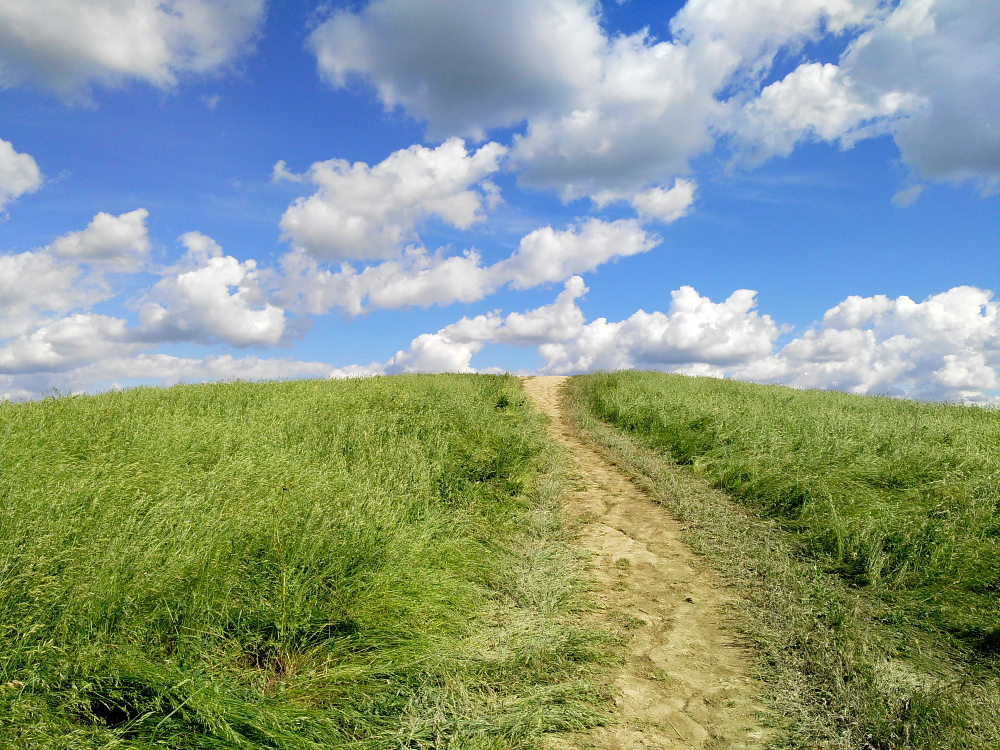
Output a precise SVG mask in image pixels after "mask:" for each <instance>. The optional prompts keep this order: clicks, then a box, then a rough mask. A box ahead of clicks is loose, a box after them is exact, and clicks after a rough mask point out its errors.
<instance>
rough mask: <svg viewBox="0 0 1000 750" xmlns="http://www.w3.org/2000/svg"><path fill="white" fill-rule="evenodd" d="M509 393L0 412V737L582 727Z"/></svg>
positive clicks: (275, 743)
mask: <svg viewBox="0 0 1000 750" xmlns="http://www.w3.org/2000/svg"><path fill="white" fill-rule="evenodd" d="M560 460H561V459H560V454H558V452H553V450H552V448H551V444H550V443H549V442H548V441H547V438H546V437H545V432H544V424H543V422H542V420H541V418H540V417H539V416H538V415H537V414H535V413H534V412H533V411H532V410H531V409H530V408H529V406H528V405H527V404H526V402H525V397H524V394H523V392H522V391H521V389H520V385H519V383H518V381H517V380H516V379H515V378H510V377H503V376H447V375H445V376H401V377H392V378H372V379H366V380H351V381H340V382H336V381H298V382H285V383H260V384H254V383H240V382H237V383H226V384H217V385H189V386H179V387H174V388H170V389H154V388H140V389H135V390H129V391H124V392H112V393H106V394H103V395H99V396H83V397H62V398H53V399H48V400H45V401H41V402H36V403H24V404H3V405H0V744H2V746H4V747H11V748H19V750H29V749H35V748H38V749H39V750H42V749H49V748H65V749H67V750H68V749H70V748H81V749H82V748H152V747H167V748H192V749H193V748H198V749H199V750H201V749H204V748H247V749H253V750H256V749H258V748H261V749H262V748H269V749H282V750H285V749H289V750H291V749H293V748H294V749H299V748H302V749H306V748H310V749H312V748H332V747H344V748H398V747H407V748H425V747H427V748H429V747H442V746H448V747H454V748H519V747H530V746H535V745H536V743H537V740H538V738H539V737H540V736H541V735H542V734H543V733H544V732H549V731H556V730H568V729H578V728H581V727H585V726H589V725H591V724H593V723H594V722H595V721H598V720H599V719H600V717H601V716H602V711H603V701H604V700H605V696H604V695H603V694H602V693H601V691H600V689H599V688H597V687H595V681H594V680H593V679H592V675H593V673H594V671H595V670H596V669H598V667H599V665H600V664H601V663H603V662H604V661H606V659H607V654H608V642H607V638H606V637H605V636H603V635H601V634H600V633H596V632H593V631H591V630H588V629H586V628H584V627H583V626H581V625H580V624H578V621H579V619H580V618H579V615H578V609H579V608H580V607H581V606H582V604H581V601H582V600H581V590H582V585H583V584H582V581H583V577H584V576H583V574H582V573H581V571H582V570H583V565H584V562H583V561H582V560H581V559H579V557H578V553H574V552H573V551H572V550H571V548H570V547H569V546H568V544H567V543H566V532H565V530H564V528H563V525H562V521H561V518H560V513H559V505H560V496H561V491H562V488H563V482H564V473H563V469H562V468H561V464H560Z"/></svg>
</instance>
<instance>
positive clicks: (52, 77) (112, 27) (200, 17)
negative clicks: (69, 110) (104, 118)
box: [0, 0, 265, 95]
mask: <svg viewBox="0 0 1000 750" xmlns="http://www.w3.org/2000/svg"><path fill="white" fill-rule="evenodd" d="M264 9H265V2H264V0H224V1H223V2H215V1H212V0H166V1H165V2H164V1H161V0H2V1H0V84H2V85H6V86H12V85H16V84H18V83H21V82H24V81H31V82H34V83H38V84H41V85H43V86H47V87H49V88H51V89H54V90H55V91H57V92H59V93H61V94H64V95H70V94H73V93H74V92H76V93H78V92H79V91H80V90H81V89H82V88H84V87H85V86H86V85H87V84H88V83H90V82H92V81H94V82H99V83H102V84H105V85H120V84H121V83H123V82H124V81H126V80H128V79H138V80H143V81H147V82H149V83H151V84H153V85H155V86H161V87H164V86H171V85H173V84H174V83H175V82H176V80H177V76H178V75H179V74H183V73H204V72H207V71H211V70H214V69H218V68H220V67H222V66H225V65H227V64H229V63H231V62H232V61H233V60H234V59H235V57H236V56H238V55H239V54H241V53H242V52H244V51H246V50H247V49H248V48H249V47H250V45H251V44H252V42H253V40H254V38H255V37H256V34H257V32H258V29H259V28H260V25H261V23H262V21H263V18H264Z"/></svg>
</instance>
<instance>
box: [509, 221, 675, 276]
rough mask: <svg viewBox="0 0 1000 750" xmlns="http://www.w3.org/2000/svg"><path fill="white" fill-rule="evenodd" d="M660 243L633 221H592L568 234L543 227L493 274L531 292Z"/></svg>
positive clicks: (523, 241)
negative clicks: (539, 286)
mask: <svg viewBox="0 0 1000 750" xmlns="http://www.w3.org/2000/svg"><path fill="white" fill-rule="evenodd" d="M659 241H660V240H659V238H658V237H656V236H655V235H650V234H647V233H646V232H645V231H643V229H642V228H641V227H640V226H639V225H638V223H637V222H636V221H633V220H630V219H619V220H618V221H613V222H606V221H601V220H599V219H588V220H586V221H584V222H582V223H581V224H580V225H579V226H574V227H570V228H569V229H567V230H564V231H557V230H555V229H553V228H552V227H543V228H541V229H536V230H535V231H533V232H531V233H530V234H528V235H527V236H526V237H524V238H523V239H522V240H521V242H520V244H519V245H518V248H517V250H516V251H515V252H514V253H513V255H511V256H510V258H508V259H506V260H503V261H500V262H499V263H497V264H496V265H495V266H493V267H492V269H491V271H492V275H493V277H494V279H496V280H497V281H499V282H500V283H509V284H510V286H511V287H512V288H514V289H529V288H531V287H533V286H538V285H539V284H544V283H546V282H554V281H562V280H563V279H565V278H566V277H568V276H570V275H572V274H577V273H584V272H586V271H590V270H593V269H595V268H597V267H598V266H600V265H603V264H604V263H607V262H608V261H610V260H612V259H616V258H625V257H628V256H631V255H637V254H639V253H644V252H647V251H648V250H650V249H652V248H653V247H655V246H656V245H657V244H659Z"/></svg>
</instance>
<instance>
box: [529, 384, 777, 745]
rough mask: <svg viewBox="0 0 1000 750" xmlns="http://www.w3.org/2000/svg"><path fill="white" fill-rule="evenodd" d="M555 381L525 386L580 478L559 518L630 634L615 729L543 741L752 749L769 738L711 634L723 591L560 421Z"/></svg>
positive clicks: (735, 661)
mask: <svg viewBox="0 0 1000 750" xmlns="http://www.w3.org/2000/svg"><path fill="white" fill-rule="evenodd" d="M564 380H566V378H564V377H535V378H529V379H526V380H525V382H524V388H525V391H526V392H527V393H528V395H529V396H530V397H531V398H532V399H533V400H534V401H535V403H536V404H537V406H538V407H539V409H541V410H542V411H543V412H544V413H545V414H548V415H549V416H550V417H551V418H552V422H551V425H550V430H551V432H552V435H553V437H554V438H555V439H556V440H558V441H559V442H560V443H562V444H563V445H564V446H566V447H567V448H568V449H569V450H570V451H571V452H572V454H573V456H574V457H575V459H576V462H577V464H578V470H579V474H580V476H581V479H580V480H578V482H577V484H578V487H577V490H576V491H575V492H572V493H570V496H569V498H568V502H567V507H566V510H567V513H568V514H569V516H570V517H576V518H582V519H584V520H585V524H584V526H583V530H582V533H581V536H580V539H579V542H578V543H579V544H580V545H581V546H583V547H585V548H586V549H588V550H590V551H592V552H593V553H594V574H595V578H596V580H597V584H598V585H599V587H600V590H599V591H598V592H597V601H598V605H599V607H600V609H601V610H602V611H601V616H603V617H605V618H607V620H608V621H610V622H614V623H615V624H617V625H618V626H623V627H624V628H625V629H626V631H627V632H628V633H629V636H630V642H629V648H630V654H629V658H628V663H627V664H626V665H625V666H624V668H623V669H622V670H621V671H620V672H619V673H618V675H617V678H616V680H615V688H616V690H617V692H618V698H617V701H616V702H617V711H616V713H617V716H616V719H617V721H616V722H615V723H614V724H612V725H610V726H606V727H598V728H596V729H594V730H591V731H590V732H587V733H585V734H576V735H561V736H559V737H554V738H552V740H551V742H550V746H551V747H552V748H606V749H607V750H633V749H634V748H669V747H693V748H698V749H699V750H701V749H703V748H704V749H708V748H713V749H717V748H733V749H734V750H737V749H743V748H761V747H764V745H765V744H766V742H765V741H766V739H767V736H768V734H769V732H768V730H767V729H765V728H763V727H762V726H761V723H760V720H759V718H758V717H759V716H760V714H761V712H762V711H763V709H762V707H761V706H760V705H758V704H757V703H756V702H755V701H754V698H753V695H754V693H755V692H756V687H757V686H755V685H754V684H753V682H752V681H751V680H750V679H749V678H748V677H747V676H746V669H745V666H744V660H743V655H742V654H741V652H740V650H739V649H738V648H737V647H735V646H734V645H733V644H732V642H731V637H730V636H727V634H726V632H725V631H723V630H722V629H721V628H720V627H719V623H720V621H721V619H722V617H723V615H722V606H723V605H724V603H725V601H726V594H725V591H724V590H722V589H721V588H720V587H719V585H718V583H717V582H716V581H715V579H714V578H713V576H712V574H711V572H710V571H708V570H705V569H704V568H701V567H698V566H696V565H694V564H693V560H692V553H691V551H690V549H689V548H688V547H687V546H686V545H685V544H684V543H683V542H682V541H681V540H680V528H681V527H680V524H678V523H677V522H676V521H674V520H673V519H672V518H671V517H670V516H669V515H668V514H667V512H666V511H665V510H664V509H663V508H661V507H660V506H659V505H657V504H655V503H654V502H652V501H651V500H650V499H649V498H648V497H647V496H646V495H645V494H643V493H642V492H641V491H640V490H639V489H638V488H637V487H636V486H635V485H633V484H632V483H631V482H630V481H629V480H628V479H626V478H625V477H624V476H623V475H622V474H621V473H620V472H619V471H618V469H617V468H615V466H614V465H613V464H611V463H610V462H608V461H607V460H606V459H604V458H603V457H601V456H600V455H599V454H598V453H597V452H596V451H595V450H594V449H593V448H591V447H590V446H589V445H588V444H586V443H585V442H583V441H582V440H580V439H579V438H578V437H576V436H575V435H574V434H573V433H572V432H571V431H570V429H569V427H568V426H567V424H566V422H565V421H564V419H563V416H562V412H561V408H560V402H559V390H560V385H561V384H562V382H563V381H564Z"/></svg>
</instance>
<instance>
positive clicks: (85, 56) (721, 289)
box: [0, 0, 1000, 404]
mask: <svg viewBox="0 0 1000 750" xmlns="http://www.w3.org/2000/svg"><path fill="white" fill-rule="evenodd" d="M0 214H2V215H0V400H2V399H4V398H6V399H10V400H15V401H16V400H23V399H31V398H38V397H40V396H45V395H48V394H52V393H55V392H59V393H69V392H101V391H105V390H108V389H112V388H122V387H132V386H136V385H142V384H153V385H167V386H169V385H173V384H176V383H179V382H200V381H214V380H226V379H233V378H241V379H254V380H256V379H272V378H290V377H345V376H360V375H372V374H393V373H407V372H443V371H453V372H505V371H506V372H515V373H522V374H530V373H538V374H577V373H585V372H592V371H595V370H613V369H620V368H643V369H657V370H664V371H668V372H680V373H685V374H691V375H709V376H714V377H732V378H738V379H742V380H748V381H754V382H761V383H782V384H786V385H792V386H795V387H801V388H826V389H839V390H846V391H850V392H853V393H859V394H889V395H894V396H903V397H909V398H915V399H930V400H947V401H955V402H969V403H981V404H1000V374H998V371H997V368H998V367H1000V301H998V300H997V299H995V298H994V293H993V290H997V289H1000V283H998V281H1000V279H998V265H997V257H998V251H1000V4H998V3H997V2H996V1H995V0H901V1H899V2H894V1H893V2H883V1H881V0H688V2H686V3H685V2H673V1H668V0H660V1H658V2H654V1H648V2H643V1H641V0H624V1H619V2H615V1H614V0H608V1H607V2H604V3H598V2H594V1H591V0H370V1H363V0H362V1H352V2H342V1H339V0H337V1H334V2H315V1H312V2H310V1H307V0H284V1H283V2H270V3H268V2H266V1H265V0H0Z"/></svg>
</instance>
